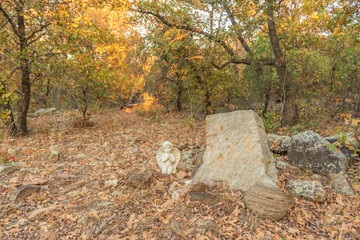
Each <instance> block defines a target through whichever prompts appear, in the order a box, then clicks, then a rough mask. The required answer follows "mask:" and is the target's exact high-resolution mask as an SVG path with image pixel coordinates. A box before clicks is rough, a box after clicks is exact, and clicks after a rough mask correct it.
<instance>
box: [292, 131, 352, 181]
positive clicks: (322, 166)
mask: <svg viewBox="0 0 360 240" xmlns="http://www.w3.org/2000/svg"><path fill="white" fill-rule="evenodd" d="M329 145H330V142H328V141H326V140H325V139H324V138H322V137H321V136H319V135H318V134H316V133H314V132H312V131H306V132H302V133H299V134H297V135H295V136H293V137H292V138H291V140H290V147H289V150H288V155H289V160H290V162H291V164H292V165H294V166H298V167H302V168H307V169H309V170H311V171H313V172H316V173H320V174H324V175H330V174H335V173H341V172H345V171H346V168H347V166H348V160H347V158H346V156H345V155H344V154H343V153H342V152H340V151H332V150H330V148H329Z"/></svg>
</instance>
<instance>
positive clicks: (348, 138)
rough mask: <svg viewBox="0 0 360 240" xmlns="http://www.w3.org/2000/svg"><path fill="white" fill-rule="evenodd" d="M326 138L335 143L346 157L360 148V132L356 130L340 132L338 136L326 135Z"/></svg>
mask: <svg viewBox="0 0 360 240" xmlns="http://www.w3.org/2000/svg"><path fill="white" fill-rule="evenodd" d="M324 139H325V140H327V141H328V142H330V143H331V144H334V145H335V146H336V147H337V148H339V146H341V147H340V151H341V152H342V153H343V154H344V155H345V156H346V157H352V156H353V154H354V153H355V150H359V148H360V141H359V137H358V134H356V133H354V132H349V133H340V134H339V135H338V136H329V137H325V138H324Z"/></svg>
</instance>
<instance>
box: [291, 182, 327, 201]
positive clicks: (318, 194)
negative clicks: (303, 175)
mask: <svg viewBox="0 0 360 240" xmlns="http://www.w3.org/2000/svg"><path fill="white" fill-rule="evenodd" d="M287 188H288V189H290V191H291V193H292V194H293V195H295V196H298V197H302V198H304V199H306V200H309V201H312V202H324V201H325V199H326V191H325V189H324V187H323V185H322V184H321V183H320V182H318V181H303V180H290V181H289V183H288V184H287Z"/></svg>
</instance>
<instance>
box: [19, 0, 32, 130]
mask: <svg viewBox="0 0 360 240" xmlns="http://www.w3.org/2000/svg"><path fill="white" fill-rule="evenodd" d="M16 11H17V21H18V33H19V36H18V38H19V43H20V49H19V54H20V56H19V57H20V70H21V101H20V109H19V129H20V131H21V134H26V133H27V132H28V129H27V119H26V117H27V113H28V110H29V106H30V96H31V92H30V88H31V82H30V73H31V69H30V61H29V57H28V56H27V55H28V53H27V50H28V47H29V46H28V42H27V37H26V31H25V29H26V28H25V18H24V14H25V11H24V3H23V1H19V3H18V5H17V8H16Z"/></svg>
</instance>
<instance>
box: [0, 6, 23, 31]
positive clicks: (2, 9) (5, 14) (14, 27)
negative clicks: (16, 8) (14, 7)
mask: <svg viewBox="0 0 360 240" xmlns="http://www.w3.org/2000/svg"><path fill="white" fill-rule="evenodd" d="M0 12H2V14H3V15H4V17H5V18H6V20H7V21H8V23H10V25H11V28H12V29H13V32H14V33H15V34H16V36H18V37H20V33H19V31H18V29H17V28H16V24H15V23H14V22H13V20H12V19H11V17H10V15H9V14H8V13H7V12H6V10H5V8H4V7H3V6H2V3H0Z"/></svg>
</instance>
